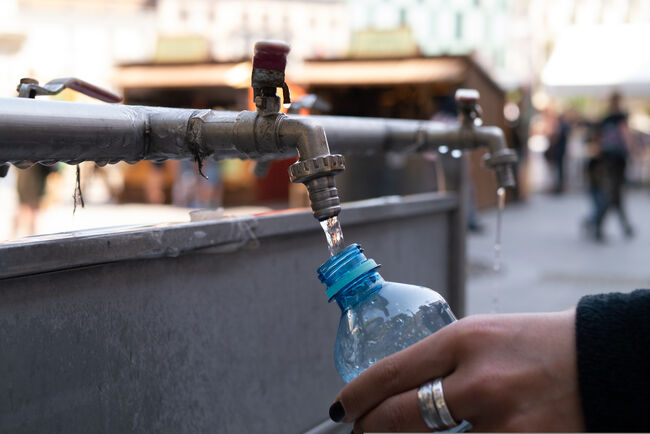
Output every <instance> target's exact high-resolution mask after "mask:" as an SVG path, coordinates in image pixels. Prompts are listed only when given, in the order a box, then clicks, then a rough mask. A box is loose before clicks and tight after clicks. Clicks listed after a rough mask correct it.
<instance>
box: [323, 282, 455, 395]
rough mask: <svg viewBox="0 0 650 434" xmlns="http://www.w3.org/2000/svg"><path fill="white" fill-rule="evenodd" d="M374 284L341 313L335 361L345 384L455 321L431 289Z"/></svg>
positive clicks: (443, 301) (389, 283) (445, 305)
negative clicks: (369, 291)
mask: <svg viewBox="0 0 650 434" xmlns="http://www.w3.org/2000/svg"><path fill="white" fill-rule="evenodd" d="M375 274H377V273H375ZM368 279H372V277H368ZM379 279H381V277H379ZM378 284H380V285H381V288H380V289H379V290H377V291H376V292H374V293H373V294H371V295H370V296H368V297H367V298H366V299H365V300H363V301H361V302H359V303H358V304H356V305H352V306H348V307H347V308H346V309H344V310H343V311H342V314H341V320H340V322H339V329H338V333H337V335H336V343H335V346H334V363H335V365H336V370H337V371H338V373H339V375H340V376H341V378H343V380H345V382H349V381H351V380H353V379H354V378H356V377H357V376H358V375H359V374H361V372H363V371H365V370H366V369H367V368H368V367H370V366H371V365H372V364H374V363H375V362H377V361H378V360H381V359H383V358H384V357H386V356H389V355H391V354H393V353H396V352H398V351H400V350H403V349H404V348H406V347H408V346H410V345H412V344H414V343H416V342H418V341H420V340H422V339H424V338H425V337H427V336H429V335H430V334H432V333H434V332H436V331H438V330H440V329H441V328H442V327H444V326H446V325H447V324H450V323H452V322H454V321H455V320H456V318H455V317H454V314H453V313H452V311H451V309H450V308H449V305H448V304H447V302H446V301H445V299H444V298H442V297H441V296H440V294H438V293H437V292H435V291H433V290H431V289H428V288H424V287H422V286H414V285H406V284H403V283H394V282H386V281H383V279H381V281H380V282H378Z"/></svg>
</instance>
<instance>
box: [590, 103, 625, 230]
mask: <svg viewBox="0 0 650 434" xmlns="http://www.w3.org/2000/svg"><path fill="white" fill-rule="evenodd" d="M596 143H597V146H598V149H597V152H596V155H595V156H594V157H593V158H591V159H590V161H589V163H588V174H589V184H590V193H591V197H592V200H593V205H594V213H593V215H592V217H591V220H590V221H589V224H590V225H591V230H592V233H593V235H594V237H595V239H596V240H597V241H602V240H603V239H604V237H603V231H602V226H603V221H604V219H605V216H606V215H607V212H608V211H609V210H610V209H613V210H614V211H616V213H617V214H618V217H619V221H620V223H621V227H622V229H623V233H624V234H625V236H626V237H628V238H630V237H632V236H633V235H634V230H633V229H632V226H631V225H630V222H629V219H628V217H627V213H626V211H625V206H624V203H623V198H624V188H625V168H626V167H627V161H628V158H629V155H630V150H631V147H632V146H633V139H632V135H631V134H630V129H629V127H628V124H627V114H626V113H625V112H624V111H623V110H622V108H621V96H620V95H619V94H618V93H614V94H613V95H612V96H611V97H610V100H609V112H608V114H607V115H606V116H605V117H604V118H603V119H602V120H601V121H600V123H599V124H598V125H597V137H596Z"/></svg>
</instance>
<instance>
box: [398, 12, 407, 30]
mask: <svg viewBox="0 0 650 434" xmlns="http://www.w3.org/2000/svg"><path fill="white" fill-rule="evenodd" d="M399 26H400V27H406V8H399Z"/></svg>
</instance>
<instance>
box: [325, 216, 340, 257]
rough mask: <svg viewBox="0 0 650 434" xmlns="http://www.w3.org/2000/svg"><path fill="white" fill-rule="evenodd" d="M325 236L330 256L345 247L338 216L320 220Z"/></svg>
mask: <svg viewBox="0 0 650 434" xmlns="http://www.w3.org/2000/svg"><path fill="white" fill-rule="evenodd" d="M320 225H321V227H322V228H323V232H325V238H327V248H328V249H329V251H330V256H334V255H336V254H337V253H338V252H339V251H340V250H341V249H342V248H343V247H344V245H343V231H342V230H341V222H339V218H338V216H334V217H330V218H328V219H327V220H323V221H321V222H320Z"/></svg>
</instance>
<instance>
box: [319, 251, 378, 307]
mask: <svg viewBox="0 0 650 434" xmlns="http://www.w3.org/2000/svg"><path fill="white" fill-rule="evenodd" d="M376 268H379V265H378V264H377V263H376V262H375V261H374V260H373V259H368V260H367V261H365V262H363V263H362V264H360V265H359V266H358V267H356V268H355V269H353V270H350V271H348V272H347V273H345V274H344V275H342V276H341V277H340V278H338V279H337V280H336V282H335V283H334V284H333V285H332V286H328V287H327V291H325V294H327V299H328V300H331V299H332V297H334V296H335V295H336V294H338V292H339V291H340V290H341V289H343V288H345V286H346V285H348V284H349V283H351V282H352V281H353V280H354V279H356V278H357V277H359V276H361V275H362V274H364V273H367V272H368V271H371V270H374V269H376Z"/></svg>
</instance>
